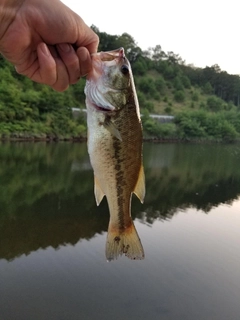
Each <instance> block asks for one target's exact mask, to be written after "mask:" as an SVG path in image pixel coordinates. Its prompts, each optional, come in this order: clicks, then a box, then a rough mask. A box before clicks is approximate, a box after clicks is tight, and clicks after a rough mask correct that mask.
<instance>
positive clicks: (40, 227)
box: [0, 143, 240, 260]
mask: <svg viewBox="0 0 240 320" xmlns="http://www.w3.org/2000/svg"><path fill="white" fill-rule="evenodd" d="M239 159H240V149H239V147H238V146H235V145H226V146H223V145H205V146H204V145H174V144H169V145H168V144H166V145H158V144H145V145H144V167H145V174H146V186H147V194H146V198H145V203H144V204H143V205H142V204H140V203H139V201H138V200H137V199H133V204H132V216H133V218H138V220H140V221H142V222H143V223H148V224H152V223H153V222H154V221H155V220H156V219H171V218H172V217H173V216H174V214H175V213H176V212H179V209H186V208H190V207H192V208H196V209H201V210H203V211H204V212H206V213H208V212H209V211H210V210H211V209H212V208H213V207H217V206H218V205H219V204H220V203H227V204H231V203H232V202H233V201H234V200H235V199H237V198H238V196H239V194H240V166H239ZM0 208H1V212H0V259H2V258H3V259H6V260H12V259H14V258H15V257H18V256H20V255H22V254H26V255H28V254H29V253H30V252H33V251H36V250H38V249H40V248H42V249H45V248H47V247H53V248H55V249H56V248H58V247H59V246H61V245H66V244H72V245H75V244H76V243H77V242H78V241H79V240H80V239H91V238H93V237H94V236H96V235H97V234H102V233H103V232H105V231H106V230H107V227H108V220H109V213H108V212H109V211H108V206H107V202H106V200H105V199H104V200H103V203H101V205H100V207H96V205H95V199H94V195H93V173H92V169H91V167H90V164H89V159H88V154H87V151H86V145H85V144H79V143H76V144H71V143H56V144H54V143H51V144H48V143H18V144H17V143H5V144H1V145H0ZM140 237H141V234H140Z"/></svg>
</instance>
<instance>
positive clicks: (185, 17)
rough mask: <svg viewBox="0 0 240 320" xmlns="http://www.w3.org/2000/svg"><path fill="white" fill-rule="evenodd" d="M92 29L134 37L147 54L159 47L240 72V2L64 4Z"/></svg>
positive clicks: (70, 0) (91, 0)
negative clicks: (156, 46) (150, 49)
mask: <svg viewBox="0 0 240 320" xmlns="http://www.w3.org/2000/svg"><path fill="white" fill-rule="evenodd" d="M62 2H64V3H65V4H66V5H67V6H68V7H70V8H71V9H72V10H73V11H75V12H76V13H78V14H79V15H80V16H81V17H82V19H83V20H84V21H85V22H86V24H87V25H89V26H91V25H92V24H94V25H95V26H96V27H98V28H99V30H100V31H102V32H107V33H108V34H116V35H121V34H122V33H123V32H127V33H129V34H130V35H131V36H132V37H133V38H134V39H135V41H136V43H137V45H138V46H139V47H140V48H141V49H143V50H145V49H147V48H149V47H155V45H157V44H160V45H161V47H162V50H163V51H165V52H167V51H173V52H174V53H178V54H179V55H180V56H181V57H182V59H184V60H186V63H187V64H189V63H192V64H194V65H195V66H197V67H202V68H204V67H205V66H206V65H208V66H211V65H213V64H218V65H219V66H220V68H221V69H222V70H225V71H227V72H228V73H230V74H240V14H239V12H240V2H239V0H228V1H226V0H224V1H223V0H218V1H216V0H201V1H199V0H198V1H194V0H182V1H180V0H165V1H157V0H147V1H142V0H138V1H137V0H127V1H126V0H122V1H113V0H105V1H104V0H87V1H86V0H85V1H78V0H62Z"/></svg>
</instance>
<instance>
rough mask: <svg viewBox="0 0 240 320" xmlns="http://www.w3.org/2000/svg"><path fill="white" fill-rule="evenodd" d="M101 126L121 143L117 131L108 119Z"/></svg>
mask: <svg viewBox="0 0 240 320" xmlns="http://www.w3.org/2000/svg"><path fill="white" fill-rule="evenodd" d="M103 125H104V128H106V129H107V130H108V131H109V132H110V133H111V134H112V135H113V136H114V137H116V138H117V139H118V140H120V141H122V137H121V134H120V132H119V130H118V129H117V128H116V126H115V125H114V123H113V122H112V121H111V120H110V119H109V118H106V119H105V121H104V123H103Z"/></svg>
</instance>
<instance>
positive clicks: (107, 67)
mask: <svg viewBox="0 0 240 320" xmlns="http://www.w3.org/2000/svg"><path fill="white" fill-rule="evenodd" d="M131 77H132V71H131V65H130V63H129V61H128V59H127V58H126V56H125V53H124V49H123V48H119V49H117V50H113V51H107V52H98V53H95V54H92V71H91V72H90V73H89V74H88V76H87V82H86V87H85V94H86V99H87V100H88V102H90V104H91V105H93V106H95V107H97V108H98V110H100V111H114V110H118V109H120V108H122V107H123V106H124V105H125V104H126V102H127V99H128V95H129V92H131V90H130V88H131Z"/></svg>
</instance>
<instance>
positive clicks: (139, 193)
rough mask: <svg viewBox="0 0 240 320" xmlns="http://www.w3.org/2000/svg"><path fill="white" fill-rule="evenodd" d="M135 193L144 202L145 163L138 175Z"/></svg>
mask: <svg viewBox="0 0 240 320" xmlns="http://www.w3.org/2000/svg"><path fill="white" fill-rule="evenodd" d="M133 193H135V195H136V196H137V197H138V199H139V200H140V201H141V202H142V203H143V201H144V197H145V174H144V169H143V165H141V168H140V171H139V175H138V181H137V183H136V186H135V189H134V191H133Z"/></svg>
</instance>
